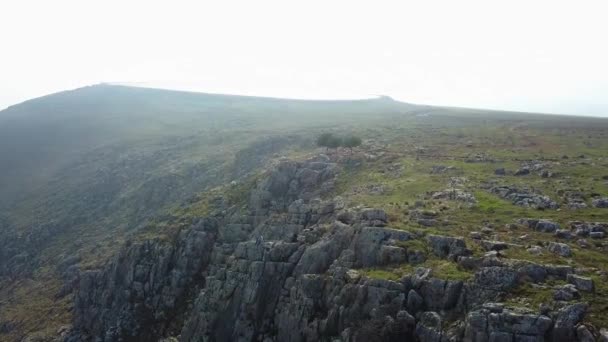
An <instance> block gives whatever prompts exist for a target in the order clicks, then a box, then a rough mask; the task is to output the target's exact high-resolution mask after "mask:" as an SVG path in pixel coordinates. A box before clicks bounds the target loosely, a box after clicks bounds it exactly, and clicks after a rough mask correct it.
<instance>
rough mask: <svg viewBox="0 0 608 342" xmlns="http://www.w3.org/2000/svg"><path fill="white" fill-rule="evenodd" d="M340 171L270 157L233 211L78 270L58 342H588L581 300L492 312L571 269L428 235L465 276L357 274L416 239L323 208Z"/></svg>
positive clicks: (380, 216) (355, 212) (363, 211)
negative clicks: (271, 163) (524, 285)
mask: <svg viewBox="0 0 608 342" xmlns="http://www.w3.org/2000/svg"><path fill="white" fill-rule="evenodd" d="M338 169H339V165H337V164H336V163H333V162H332V161H331V160H330V159H329V158H327V157H326V156H322V155H321V156H318V157H316V158H314V159H311V160H308V161H305V162H295V161H287V160H284V161H281V162H280V163H279V164H278V165H277V166H276V168H275V169H274V170H273V171H272V172H270V173H268V174H267V175H266V177H264V178H263V179H262V180H261V181H259V182H258V184H257V186H256V188H255V189H253V190H252V191H251V193H250V194H249V196H250V199H249V203H248V205H247V206H246V207H245V208H234V207H225V206H222V204H221V203H222V202H221V201H219V204H218V208H216V210H215V212H214V214H213V215H212V216H211V217H207V218H201V219H200V220H197V221H196V222H194V223H193V224H192V225H191V226H190V227H188V228H185V229H182V230H181V231H180V232H178V233H176V234H175V235H174V237H173V238H171V239H168V240H166V241H160V240H151V241H145V242H139V243H133V244H131V245H128V246H125V247H124V249H123V250H122V252H121V253H120V254H119V255H118V256H117V257H116V258H115V259H114V260H113V261H112V262H111V263H110V264H108V265H107V266H106V267H105V269H103V270H101V271H92V272H86V273H82V274H81V275H80V279H79V283H78V286H77V290H76V304H75V309H74V310H75V321H74V326H73V330H72V332H71V334H70V336H69V337H68V338H67V341H156V340H162V339H170V338H173V337H174V338H177V339H178V340H179V341H318V340H324V341H380V340H382V341H404V340H405V341H410V340H411V341H438V342H440V341H545V340H548V341H572V340H577V339H578V340H580V341H589V339H588V338H591V339H593V335H592V334H591V332H590V331H589V330H588V329H587V328H586V327H585V326H584V325H579V323H580V322H581V321H582V319H583V317H584V315H585V311H586V306H585V304H582V303H574V304H570V305H565V304H564V305H561V306H560V307H556V308H542V310H541V311H538V312H530V311H525V310H523V309H518V308H513V307H508V306H506V305H505V304H501V303H498V302H500V301H501V300H502V298H503V297H504V294H505V293H507V292H508V291H510V290H512V289H513V288H514V287H516V286H517V284H519V283H521V282H539V283H542V282H543V281H545V279H546V278H547V277H556V278H560V279H566V278H567V277H568V274H571V273H572V272H573V271H572V269H571V268H568V267H555V266H547V265H538V264H533V263H510V262H506V261H504V260H501V259H499V258H498V257H497V256H496V254H492V253H489V254H488V255H486V256H484V257H474V256H471V253H470V250H469V249H467V246H466V244H465V242H464V240H462V239H458V238H455V237H445V236H437V235H434V236H433V235H429V236H427V237H426V239H427V242H428V244H429V246H430V249H431V251H432V253H433V254H434V255H435V256H436V257H438V258H445V259H450V260H453V261H455V262H458V263H459V264H460V266H461V267H463V268H467V269H469V270H471V272H474V277H473V278H472V279H470V280H466V281H465V280H443V279H439V278H437V277H435V276H434V275H433V270H432V269H429V268H423V267H419V268H417V269H416V270H415V272H413V273H412V274H408V275H405V276H403V277H402V278H401V279H399V280H395V281H391V280H381V279H372V278H369V277H367V276H366V275H365V272H363V271H362V269H366V268H371V267H380V266H385V265H389V264H404V263H419V262H421V261H423V260H420V259H421V258H424V256H420V255H418V254H417V253H416V251H415V250H409V249H408V248H407V247H406V246H407V243H404V242H407V241H409V240H412V239H414V238H420V237H417V236H414V235H413V233H409V232H406V231H403V230H398V229H392V228H390V227H387V226H388V218H387V215H386V214H385V213H384V212H383V211H382V210H377V209H369V208H347V207H345V205H344V202H343V201H342V200H341V199H340V198H339V197H337V198H333V199H327V195H328V194H330V193H331V191H332V190H333V187H334V182H335V179H336V175H337V171H338Z"/></svg>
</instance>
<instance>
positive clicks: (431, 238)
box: [427, 235, 471, 260]
mask: <svg viewBox="0 0 608 342" xmlns="http://www.w3.org/2000/svg"><path fill="white" fill-rule="evenodd" d="M427 242H428V243H429V245H430V247H431V249H432V251H433V253H434V254H435V255H436V256H438V257H440V258H449V259H452V260H455V259H456V258H457V257H459V256H467V255H470V254H471V251H470V250H469V249H467V245H466V242H465V241H464V239H463V238H461V237H451V236H443V235H428V236H427Z"/></svg>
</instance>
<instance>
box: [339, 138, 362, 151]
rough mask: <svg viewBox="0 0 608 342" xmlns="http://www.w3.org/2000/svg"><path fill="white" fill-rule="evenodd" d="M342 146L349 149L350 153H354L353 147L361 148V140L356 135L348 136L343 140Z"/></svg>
mask: <svg viewBox="0 0 608 342" xmlns="http://www.w3.org/2000/svg"><path fill="white" fill-rule="evenodd" d="M342 146H344V147H348V148H349V149H350V151H351V152H352V151H353V147H357V146H361V138H359V137H356V136H354V135H351V136H348V137H346V138H344V139H343V141H342Z"/></svg>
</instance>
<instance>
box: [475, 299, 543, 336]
mask: <svg viewBox="0 0 608 342" xmlns="http://www.w3.org/2000/svg"><path fill="white" fill-rule="evenodd" d="M465 323H466V328H465V335H464V340H465V341H471V342H483V341H538V342H542V341H544V340H545V335H546V334H547V332H549V331H550V329H551V326H552V324H553V322H552V321H551V318H549V317H547V316H544V315H539V314H535V313H531V312H526V311H525V310H519V309H503V308H501V307H488V306H485V307H484V308H482V309H481V310H476V311H472V312H470V313H469V314H468V315H467V317H466V320H465Z"/></svg>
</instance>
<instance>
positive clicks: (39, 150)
mask: <svg viewBox="0 0 608 342" xmlns="http://www.w3.org/2000/svg"><path fill="white" fill-rule="evenodd" d="M321 137H328V139H329V140H322V139H321ZM347 141H350V142H353V141H354V143H352V144H351V143H348V144H347ZM607 169H608V119H604V118H592V117H581V116H567V115H549V114H536V113H520V112H508V111H491V110H485V109H470V108H457V107H441V106H430V105H422V104H412V103H405V102H400V101H396V100H394V99H392V98H391V97H388V96H379V97H374V98H368V99H348V100H297V99H281V98H269V97H255V96H239V95H222V94H209V93H197V92H184V91H173V90H164V89H152V88H143V87H129V86H122V85H109V84H99V85H94V86H88V87H83V88H78V89H74V90H69V91H64V92H59V93H55V94H51V95H48V96H44V97H40V98H35V99H32V100H28V101H25V102H23V103H20V104H17V105H14V106H11V107H9V108H7V109H6V110H3V111H0V189H1V191H0V341H11V342H12V341H19V342H21V341H31V340H34V341H49V342H59V341H62V342H63V341H66V342H77V341H78V342H80V341H87V342H88V341H91V342H93V341H97V340H104V341H128V342H144V341H145V342H147V341H163V342H167V341H184V342H198V341H200V340H204V341H206V340H209V341H211V340H215V341H234V340H242V341H257V340H266V341H268V340H269V341H285V340H292V341H302V342H303V341H318V340H322V341H335V340H340V341H366V342H367V341H402V340H412V341H437V340H440V339H441V336H447V337H449V340H450V341H471V340H475V339H473V337H474V336H477V337H478V338H477V340H480V341H485V340H489V339H490V337H491V336H494V337H492V338H498V337H496V336H506V337H508V338H511V337H512V338H513V339H517V338H519V337H521V336H525V338H526V339H527V340H534V341H550V342H556V341H578V342H583V341H585V342H586V341H590V340H589V339H585V336H587V337H589V336H591V337H590V338H591V339H596V340H600V341H601V338H603V337H602V336H606V337H607V338H608V330H605V328H608V320H607V319H606V317H608V315H606V313H607V312H608V311H607V308H608V286H607V285H606V284H608V281H607V280H608V269H607V265H608V257H607V255H608V254H607V253H606V252H607V251H608V243H607V242H606V241H608V240H607V238H608V175H607V174H606V170H607ZM488 303H492V304H488ZM539 308H541V309H540V310H539ZM480 320H481V321H482V322H486V321H488V320H494V321H495V322H497V323H496V324H480V323H479V321H480ZM448 322H450V323H449V324H448ZM530 322H534V323H533V324H532V323H530Z"/></svg>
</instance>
